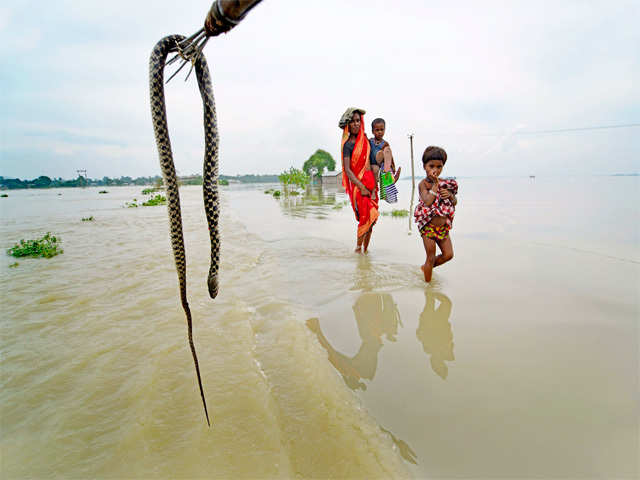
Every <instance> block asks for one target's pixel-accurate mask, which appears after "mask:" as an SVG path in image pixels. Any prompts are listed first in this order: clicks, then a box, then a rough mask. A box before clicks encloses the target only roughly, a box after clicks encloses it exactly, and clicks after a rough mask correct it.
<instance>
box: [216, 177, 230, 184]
mask: <svg viewBox="0 0 640 480" xmlns="http://www.w3.org/2000/svg"><path fill="white" fill-rule="evenodd" d="M218 185H229V180H226V179H224V178H220V179H218Z"/></svg>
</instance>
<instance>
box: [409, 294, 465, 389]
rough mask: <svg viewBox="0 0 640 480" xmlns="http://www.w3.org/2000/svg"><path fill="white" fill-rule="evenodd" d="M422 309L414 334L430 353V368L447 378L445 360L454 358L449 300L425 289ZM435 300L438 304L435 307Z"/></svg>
mask: <svg viewBox="0 0 640 480" xmlns="http://www.w3.org/2000/svg"><path fill="white" fill-rule="evenodd" d="M424 295H425V303H424V310H423V311H422V314H420V325H418V329H417V330H416V336H417V337H418V340H420V342H421V343H422V348H423V349H424V352H425V353H427V354H430V355H431V368H432V369H433V371H434V372H436V373H437V374H438V375H439V376H440V377H441V378H443V379H445V378H447V374H448V373H449V369H448V367H447V365H446V364H445V363H444V362H445V360H447V361H452V360H455V358H454V356H453V333H452V332H451V324H450V323H449V315H451V300H449V297H447V296H446V295H443V294H442V293H438V292H430V291H425V292H424ZM436 300H438V301H439V302H440V306H438V308H437V309H436Z"/></svg>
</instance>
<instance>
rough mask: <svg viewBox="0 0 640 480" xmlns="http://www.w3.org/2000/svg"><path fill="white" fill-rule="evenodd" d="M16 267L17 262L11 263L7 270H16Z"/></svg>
mask: <svg viewBox="0 0 640 480" xmlns="http://www.w3.org/2000/svg"><path fill="white" fill-rule="evenodd" d="M18 265H20V264H19V263H18V262H13V263H10V264H9V268H16V267H17V266H18Z"/></svg>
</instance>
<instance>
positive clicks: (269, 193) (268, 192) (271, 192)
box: [264, 188, 273, 195]
mask: <svg viewBox="0 0 640 480" xmlns="http://www.w3.org/2000/svg"><path fill="white" fill-rule="evenodd" d="M264 193H266V194H267V195H271V194H273V188H270V189H269V190H265V191H264Z"/></svg>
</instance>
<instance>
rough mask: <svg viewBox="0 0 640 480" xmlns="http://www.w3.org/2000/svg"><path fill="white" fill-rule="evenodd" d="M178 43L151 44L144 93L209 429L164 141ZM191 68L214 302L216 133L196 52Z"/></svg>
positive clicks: (203, 65) (173, 38)
mask: <svg viewBox="0 0 640 480" xmlns="http://www.w3.org/2000/svg"><path fill="white" fill-rule="evenodd" d="M183 40H185V37H184V36H182V35H170V36H167V37H164V38H162V39H161V40H160V41H159V42H158V43H157V44H156V45H155V47H154V48H153V51H152V52H151V57H150V59H149V87H150V88H149V90H150V96H151V116H152V119H153V128H154V131H155V138H156V143H157V146H158V154H159V157H160V166H161V168H162V176H163V177H164V183H165V187H166V192H167V201H168V207H167V210H168V213H169V225H170V229H171V245H172V248H173V255H174V259H175V263H176V270H177V272H178V282H179V288H180V300H181V302H182V307H183V309H184V312H185V315H186V317H187V330H188V335H189V346H190V347H191V353H192V355H193V362H194V364H195V368H196V375H197V377H198V386H199V387H200V396H201V397H202V404H203V405H204V413H205V416H206V418H207V424H208V425H211V424H210V422H209V413H208V411H207V402H206V400H205V396H204V390H203V388H202V379H201V377H200V367H199V365H198V356H197V355H196V349H195V346H194V344H193V334H192V329H193V328H192V320H191V311H190V309H189V303H188V302H187V278H186V261H185V250H184V237H183V233H182V215H181V213H180V195H179V193H178V179H177V177H176V169H175V166H174V163H173V154H172V152H171V142H170V140H169V130H168V127H167V113H166V106H165V99H164V67H165V63H166V59H167V55H168V54H169V53H171V52H177V51H179V47H178V45H179V43H180V42H182V41H183ZM193 63H194V68H195V72H196V78H197V80H198V87H199V89H200V95H201V97H202V105H203V111H204V135H205V152H204V169H203V175H202V180H203V186H202V190H203V196H204V210H205V213H206V216H207V223H208V226H209V237H210V243H211V266H210V268H209V276H208V278H207V285H208V289H209V295H210V296H211V298H215V297H216V295H217V294H218V265H219V260H220V235H219V232H218V217H219V212H220V206H219V200H218V129H217V122H216V110H215V102H214V98H213V89H212V87H211V76H210V74H209V68H208V66H207V62H206V60H205V58H204V55H203V54H202V53H200V54H199V55H197V57H196V58H195V59H194V62H193Z"/></svg>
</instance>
